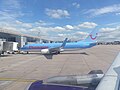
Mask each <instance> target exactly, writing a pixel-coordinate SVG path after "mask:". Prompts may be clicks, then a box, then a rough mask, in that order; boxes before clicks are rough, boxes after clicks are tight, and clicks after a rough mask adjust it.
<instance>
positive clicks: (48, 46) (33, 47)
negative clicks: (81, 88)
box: [20, 30, 98, 54]
mask: <svg viewBox="0 0 120 90" xmlns="http://www.w3.org/2000/svg"><path fill="white" fill-rule="evenodd" d="M97 35H98V30H93V31H92V32H91V33H90V34H89V36H88V37H87V38H86V39H84V40H82V41H78V42H71V43H67V38H66V39H65V40H64V41H63V43H44V44H27V45H24V46H23V47H22V48H21V49H20V51H24V52H27V53H28V52H36V51H38V52H41V53H42V54H53V53H56V54H59V53H60V52H63V51H65V50H66V51H67V50H71V49H72V50H76V49H77V50H78V49H86V48H91V47H93V46H95V45H96V42H97V41H96V39H97Z"/></svg>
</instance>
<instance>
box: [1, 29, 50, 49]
mask: <svg viewBox="0 0 120 90" xmlns="http://www.w3.org/2000/svg"><path fill="white" fill-rule="evenodd" d="M0 41H6V42H18V47H22V46H23V45H25V44H29V43H40V42H43V43H46V42H51V41H50V40H45V39H41V38H40V37H39V36H32V35H27V34H23V33H21V32H18V31H13V30H10V29H3V28H0Z"/></svg>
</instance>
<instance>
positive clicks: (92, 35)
mask: <svg viewBox="0 0 120 90" xmlns="http://www.w3.org/2000/svg"><path fill="white" fill-rule="evenodd" d="M97 36H98V30H93V31H92V32H91V33H90V34H89V35H88V37H87V38H86V39H85V40H83V41H85V42H96V39H97Z"/></svg>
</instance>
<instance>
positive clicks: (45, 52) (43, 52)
mask: <svg viewBox="0 0 120 90" xmlns="http://www.w3.org/2000/svg"><path fill="white" fill-rule="evenodd" d="M41 53H42V54H49V53H50V51H49V49H42V50H41Z"/></svg>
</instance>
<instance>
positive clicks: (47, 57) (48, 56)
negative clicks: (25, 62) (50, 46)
mask: <svg viewBox="0 0 120 90" xmlns="http://www.w3.org/2000/svg"><path fill="white" fill-rule="evenodd" d="M29 54H37V55H42V54H41V53H29ZM64 54H82V55H89V54H87V53H86V52H78V53H60V54H44V56H45V58H46V59H53V56H54V55H64ZM24 55H28V54H24Z"/></svg>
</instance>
